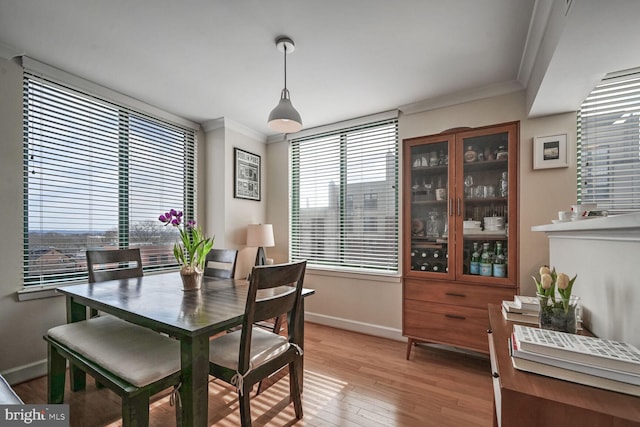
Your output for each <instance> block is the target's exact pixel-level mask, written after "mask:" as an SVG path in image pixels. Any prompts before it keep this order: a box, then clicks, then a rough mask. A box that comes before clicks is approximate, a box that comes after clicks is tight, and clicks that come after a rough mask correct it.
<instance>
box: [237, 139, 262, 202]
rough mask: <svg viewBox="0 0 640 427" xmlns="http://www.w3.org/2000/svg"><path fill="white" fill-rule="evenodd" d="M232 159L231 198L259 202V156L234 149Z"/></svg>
mask: <svg viewBox="0 0 640 427" xmlns="http://www.w3.org/2000/svg"><path fill="white" fill-rule="evenodd" d="M233 158H234V165H235V167H234V170H235V174H234V180H233V197H235V198H236V199H248V200H256V201H260V156H258V155H257V154H253V153H249V152H248V151H244V150H241V149H239V148H234V149H233Z"/></svg>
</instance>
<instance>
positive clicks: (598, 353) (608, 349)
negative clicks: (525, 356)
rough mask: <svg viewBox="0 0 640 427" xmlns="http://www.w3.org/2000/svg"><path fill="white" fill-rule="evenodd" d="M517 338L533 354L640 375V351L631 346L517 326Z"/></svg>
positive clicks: (519, 343)
mask: <svg viewBox="0 0 640 427" xmlns="http://www.w3.org/2000/svg"><path fill="white" fill-rule="evenodd" d="M513 338H514V340H515V344H516V346H517V347H518V348H519V349H521V350H524V351H528V352H530V353H536V354H542V355H545V356H551V357H555V358H558V359H562V360H566V361H568V362H571V363H582V364H587V365H592V366H597V367H600V368H607V369H615V370H618V371H622V372H629V373H632V374H635V375H640V351H639V350H638V349H637V348H636V347H634V346H633V345H631V344H627V343H623V342H619V341H611V340H605V339H602V338H596V337H588V336H585V335H577V334H569V333H566V332H558V331H551V330H548V329H539V328H532V327H529V326H522V325H513Z"/></svg>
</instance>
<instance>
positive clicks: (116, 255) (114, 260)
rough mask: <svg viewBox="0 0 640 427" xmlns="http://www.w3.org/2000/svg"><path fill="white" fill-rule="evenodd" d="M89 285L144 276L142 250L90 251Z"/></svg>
mask: <svg viewBox="0 0 640 427" xmlns="http://www.w3.org/2000/svg"><path fill="white" fill-rule="evenodd" d="M87 269H88V270H89V283H95V282H104V281H105V280H117V279H130V278H132V277H140V276H142V274H143V273H142V259H141V257H140V249H139V248H132V249H113V250H88V251H87Z"/></svg>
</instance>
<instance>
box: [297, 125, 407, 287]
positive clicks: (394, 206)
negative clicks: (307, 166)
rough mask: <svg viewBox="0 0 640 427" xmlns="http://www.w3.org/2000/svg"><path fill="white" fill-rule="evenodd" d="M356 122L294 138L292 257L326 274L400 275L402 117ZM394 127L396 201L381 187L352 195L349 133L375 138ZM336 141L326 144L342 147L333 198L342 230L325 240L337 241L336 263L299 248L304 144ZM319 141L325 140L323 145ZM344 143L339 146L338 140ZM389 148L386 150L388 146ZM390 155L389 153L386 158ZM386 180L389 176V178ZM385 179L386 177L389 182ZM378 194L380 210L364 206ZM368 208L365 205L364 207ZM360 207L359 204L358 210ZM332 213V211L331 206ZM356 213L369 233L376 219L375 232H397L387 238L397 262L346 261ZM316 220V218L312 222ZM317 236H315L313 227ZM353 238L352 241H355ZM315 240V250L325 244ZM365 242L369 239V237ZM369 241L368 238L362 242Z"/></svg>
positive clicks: (359, 254) (363, 227)
mask: <svg viewBox="0 0 640 427" xmlns="http://www.w3.org/2000/svg"><path fill="white" fill-rule="evenodd" d="M355 121H356V122H357V124H354V125H352V126H341V124H334V125H330V126H328V127H327V128H328V129H329V130H325V129H315V130H314V129H312V130H310V131H308V132H307V133H306V134H305V135H300V136H297V135H294V136H293V138H292V139H291V140H290V142H291V150H290V166H291V174H290V189H291V192H290V200H291V207H290V209H289V221H290V230H291V232H290V235H289V259H290V260H292V261H295V260H297V259H306V260H307V263H308V264H307V265H308V268H309V269H318V270H325V271H335V272H342V273H344V272H346V273H357V274H372V275H377V276H397V274H398V273H399V241H400V237H399V231H400V230H399V219H400V212H399V197H400V194H399V160H398V159H399V137H398V119H397V114H395V115H391V116H390V117H384V118H380V117H379V116H378V117H376V118H375V119H372V120H366V119H364V120H363V118H361V119H359V120H355ZM388 126H392V129H393V130H392V131H391V132H390V133H392V134H393V137H392V140H391V142H392V151H391V154H392V155H393V171H392V175H393V177H392V181H391V187H392V189H393V190H392V198H393V201H392V202H390V201H389V200H386V202H387V203H385V200H384V197H382V199H383V200H382V201H381V198H380V197H379V195H378V193H379V191H378V189H376V188H373V189H371V188H363V189H362V192H361V193H360V194H352V193H351V192H349V191H348V189H349V186H350V185H351V183H348V180H349V166H348V163H349V161H348V159H347V153H348V152H347V146H348V141H349V137H348V135H349V134H351V135H355V134H358V133H359V132H363V131H365V130H371V132H372V134H373V133H374V132H375V131H376V130H380V129H384V128H385V127H388ZM331 137H333V138H334V139H333V140H332V141H327V143H334V144H339V146H340V148H339V152H340V154H339V161H338V162H336V164H339V171H340V172H339V175H340V178H339V184H338V186H337V187H336V190H335V191H336V194H335V195H334V196H335V198H336V199H337V200H336V202H335V206H334V209H335V210H336V211H337V218H338V220H337V223H336V224H334V226H335V227H336V228H337V230H338V231H337V235H332V234H329V235H325V237H327V236H329V237H336V236H337V237H336V241H337V243H336V244H335V246H336V247H338V249H336V250H335V251H334V252H335V253H336V254H337V255H336V258H337V259H336V260H332V261H331V262H320V261H319V260H318V259H313V258H308V257H304V256H302V252H304V251H301V250H300V249H296V248H301V246H302V245H301V244H300V243H299V241H300V240H301V239H302V231H301V228H300V227H301V216H302V214H301V211H300V185H301V184H300V182H299V180H300V175H299V173H300V172H299V167H300V152H299V144H301V143H305V142H306V143H309V144H312V143H314V142H317V143H321V141H322V140H323V139H326V138H331ZM318 141H320V142H318ZM337 141H339V142H337ZM385 149H386V148H385ZM386 154H387V153H385V156H386ZM386 162H387V159H386V157H385V174H388V173H389V171H388V170H387V168H388V164H387V163H386ZM385 176H386V175H385ZM384 181H386V179H385V180H384ZM384 181H373V182H384ZM372 194H373V195H374V197H373V199H374V200H373V201H374V202H375V206H372V204H373V203H372V202H371V200H368V201H369V202H370V203H366V202H365V198H366V196H367V195H368V196H370V197H369V199H371V197H372V196H371V195H372ZM329 198H330V199H332V195H331V194H330V195H329ZM332 203H334V202H333V201H330V202H329V205H331V204H332ZM365 204H366V206H365ZM358 205H360V206H358ZM327 209H331V208H330V207H328V208H327ZM388 209H391V210H392V211H393V216H394V217H395V221H389V215H388ZM356 210H360V211H361V212H360V216H361V218H360V220H359V222H360V228H362V229H363V230H364V229H367V227H369V228H371V221H372V218H374V222H375V229H376V230H378V229H380V228H381V227H382V228H383V230H384V229H385V227H387V229H392V230H393V231H392V232H388V230H387V232H386V233H385V234H384V236H386V237H389V236H391V238H392V239H393V241H392V242H391V243H389V246H390V247H391V249H389V250H388V251H387V252H388V253H389V254H393V255H392V259H391V261H390V263H389V265H386V266H380V265H379V266H375V265H373V263H372V264H371V265H367V264H366V263H365V262H362V261H361V260H360V261H359V262H350V261H348V260H347V258H348V257H347V256H346V255H345V254H346V253H347V252H348V251H347V249H345V248H346V247H347V246H348V240H349V239H350V237H349V233H351V232H353V230H354V224H353V222H352V221H351V219H353V217H354V216H356V215H357V213H356ZM375 211H379V213H380V215H379V216H375V214H374V212H375ZM311 220H313V219H311ZM312 233H316V230H315V229H314V230H313V231H312ZM351 239H353V237H351ZM315 240H316V239H314V241H313V242H311V243H309V245H311V247H312V248H313V249H317V248H316V247H317V246H318V245H319V244H320V243H318V242H317V241H315ZM329 240H331V239H330V238H325V239H324V240H323V244H327V243H326V242H327V241H329ZM365 240H366V239H365ZM363 241H364V240H363ZM366 252H367V251H366V250H365V249H364V247H363V248H362V249H360V252H359V253H358V256H360V258H362V257H364V256H366Z"/></svg>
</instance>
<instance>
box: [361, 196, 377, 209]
mask: <svg viewBox="0 0 640 427" xmlns="http://www.w3.org/2000/svg"><path fill="white" fill-rule="evenodd" d="M364 208H365V209H368V210H371V209H378V195H377V194H376V193H366V194H365V195H364Z"/></svg>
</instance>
